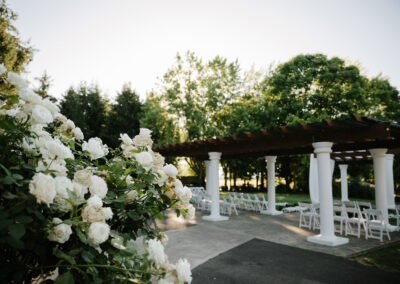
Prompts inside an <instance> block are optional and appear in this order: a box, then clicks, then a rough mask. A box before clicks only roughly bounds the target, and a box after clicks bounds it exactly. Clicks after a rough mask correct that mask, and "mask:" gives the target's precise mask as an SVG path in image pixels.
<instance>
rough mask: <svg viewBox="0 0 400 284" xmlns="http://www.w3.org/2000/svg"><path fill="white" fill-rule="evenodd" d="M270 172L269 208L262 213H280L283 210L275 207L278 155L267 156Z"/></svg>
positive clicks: (268, 170)
mask: <svg viewBox="0 0 400 284" xmlns="http://www.w3.org/2000/svg"><path fill="white" fill-rule="evenodd" d="M265 161H266V162H267V172H268V209H267V210H263V211H261V212H260V213H262V214H267V215H280V214H282V211H277V210H276V208H275V162H276V156H266V157H265Z"/></svg>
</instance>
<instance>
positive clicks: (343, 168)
mask: <svg viewBox="0 0 400 284" xmlns="http://www.w3.org/2000/svg"><path fill="white" fill-rule="evenodd" d="M348 167H349V165H346V164H339V168H340V170H342V171H344V170H347V168H348Z"/></svg>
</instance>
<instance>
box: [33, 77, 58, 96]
mask: <svg viewBox="0 0 400 284" xmlns="http://www.w3.org/2000/svg"><path fill="white" fill-rule="evenodd" d="M35 80H36V81H38V82H39V86H38V87H37V88H35V89H34V91H35V93H36V94H38V95H39V96H41V97H42V98H48V99H49V100H50V101H52V102H54V103H55V102H57V99H56V98H55V97H53V96H51V95H50V94H49V90H50V86H51V85H52V84H51V83H52V81H53V80H52V79H51V77H50V76H49V74H47V72H46V71H44V72H43V74H42V76H40V77H35Z"/></svg>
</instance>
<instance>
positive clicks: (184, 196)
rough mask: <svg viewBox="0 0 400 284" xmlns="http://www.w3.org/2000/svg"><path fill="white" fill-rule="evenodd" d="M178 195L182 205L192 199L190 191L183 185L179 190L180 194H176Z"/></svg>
mask: <svg viewBox="0 0 400 284" xmlns="http://www.w3.org/2000/svg"><path fill="white" fill-rule="evenodd" d="M178 197H179V199H180V200H181V201H182V203H183V204H184V205H188V204H189V202H190V199H192V191H191V190H190V189H189V188H187V187H186V186H185V187H184V188H183V190H182V191H181V195H180V196H179V195H178Z"/></svg>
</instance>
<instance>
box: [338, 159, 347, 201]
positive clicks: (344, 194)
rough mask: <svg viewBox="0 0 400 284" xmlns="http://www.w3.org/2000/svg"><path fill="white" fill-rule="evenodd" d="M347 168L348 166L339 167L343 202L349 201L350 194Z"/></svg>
mask: <svg viewBox="0 0 400 284" xmlns="http://www.w3.org/2000/svg"><path fill="white" fill-rule="evenodd" d="M347 167H348V165H339V169H340V185H341V190H342V201H349V192H348V186H347V184H348V183H347Z"/></svg>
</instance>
